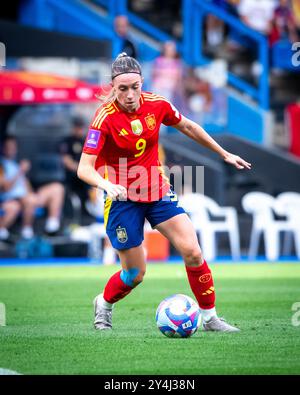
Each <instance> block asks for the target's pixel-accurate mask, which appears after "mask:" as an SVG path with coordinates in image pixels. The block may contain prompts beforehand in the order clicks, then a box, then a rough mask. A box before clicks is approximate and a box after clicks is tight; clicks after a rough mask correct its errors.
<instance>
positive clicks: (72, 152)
mask: <svg viewBox="0 0 300 395" xmlns="http://www.w3.org/2000/svg"><path fill="white" fill-rule="evenodd" d="M85 126H86V122H85V121H84V119H83V118H82V117H79V116H76V117H74V118H73V119H72V131H71V135H70V136H68V137H66V138H65V139H64V140H63V141H62V142H61V144H60V147H59V150H60V153H61V155H62V161H63V164H64V166H65V169H66V185H67V187H68V188H69V190H70V191H72V192H75V193H76V194H77V195H78V197H79V198H80V200H81V204H82V207H83V206H84V204H85V202H86V200H87V199H88V196H89V189H90V188H89V187H88V185H87V184H86V183H84V182H83V181H81V180H80V179H79V178H78V177H77V168H78V164H79V160H80V156H81V152H82V148H83V145H84V141H85V134H86V129H85Z"/></svg>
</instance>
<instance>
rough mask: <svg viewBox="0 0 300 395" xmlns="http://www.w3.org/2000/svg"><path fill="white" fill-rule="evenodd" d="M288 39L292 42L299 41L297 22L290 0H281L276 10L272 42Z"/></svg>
mask: <svg viewBox="0 0 300 395" xmlns="http://www.w3.org/2000/svg"><path fill="white" fill-rule="evenodd" d="M286 39H288V40H290V41H291V42H294V41H297V39H298V35H297V29H296V22H295V18H294V16H293V10H292V6H291V2H290V0H279V5H278V6H277V7H276V8H275V11H274V16H273V25H272V31H271V35H270V44H271V45H272V44H275V43H276V42H277V41H279V40H286Z"/></svg>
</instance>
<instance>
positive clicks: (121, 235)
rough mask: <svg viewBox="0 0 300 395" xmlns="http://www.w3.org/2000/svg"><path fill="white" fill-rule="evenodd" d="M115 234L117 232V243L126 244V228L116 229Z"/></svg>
mask: <svg viewBox="0 0 300 395" xmlns="http://www.w3.org/2000/svg"><path fill="white" fill-rule="evenodd" d="M116 232H117V238H118V240H119V242H120V243H126V241H127V240H128V236H127V232H126V228H121V226H119V227H118V228H117V229H116Z"/></svg>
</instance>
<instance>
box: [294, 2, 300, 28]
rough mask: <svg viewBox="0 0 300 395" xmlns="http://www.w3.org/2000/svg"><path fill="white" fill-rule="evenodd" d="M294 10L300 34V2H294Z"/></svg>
mask: <svg viewBox="0 0 300 395" xmlns="http://www.w3.org/2000/svg"><path fill="white" fill-rule="evenodd" d="M292 10H293V15H294V18H295V23H296V28H297V31H298V34H300V0H292Z"/></svg>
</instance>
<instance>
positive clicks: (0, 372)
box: [0, 368, 22, 376]
mask: <svg viewBox="0 0 300 395" xmlns="http://www.w3.org/2000/svg"><path fill="white" fill-rule="evenodd" d="M20 375H22V373H18V372H15V371H14V370H9V369H3V368H0V376H20Z"/></svg>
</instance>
